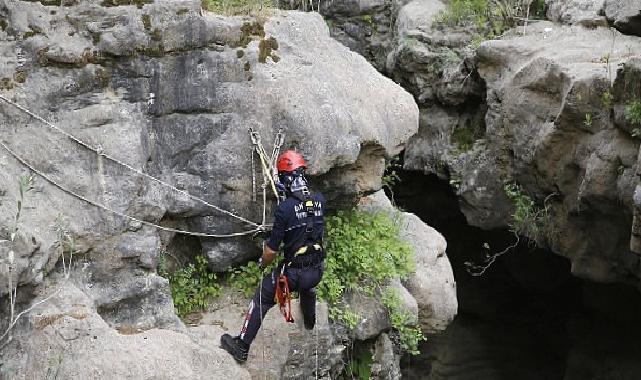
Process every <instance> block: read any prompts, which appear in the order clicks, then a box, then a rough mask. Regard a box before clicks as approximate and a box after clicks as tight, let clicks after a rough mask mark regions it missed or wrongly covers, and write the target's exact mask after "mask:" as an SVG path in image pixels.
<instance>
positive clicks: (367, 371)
mask: <svg viewBox="0 0 641 380" xmlns="http://www.w3.org/2000/svg"><path fill="white" fill-rule="evenodd" d="M373 362H374V360H373V359H372V353H371V352H370V351H369V350H367V349H361V350H360V351H358V352H357V354H356V355H355V356H354V357H352V358H351V359H350V361H349V362H348V363H347V367H346V368H345V373H346V374H347V376H348V378H350V379H358V380H368V379H369V378H370V377H371V375H372V363H373Z"/></svg>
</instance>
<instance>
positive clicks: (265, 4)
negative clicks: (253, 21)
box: [202, 0, 274, 16]
mask: <svg viewBox="0 0 641 380" xmlns="http://www.w3.org/2000/svg"><path fill="white" fill-rule="evenodd" d="M202 7H203V9H205V10H208V11H211V12H214V13H219V14H224V15H229V16H234V15H249V14H256V13H257V12H260V11H263V10H266V9H270V8H274V3H273V2H272V1H271V0H263V1H261V0H202Z"/></svg>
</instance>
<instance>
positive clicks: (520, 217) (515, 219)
mask: <svg viewBox="0 0 641 380" xmlns="http://www.w3.org/2000/svg"><path fill="white" fill-rule="evenodd" d="M503 190H504V191H505V195H507V197H508V198H509V199H510V200H511V201H512V203H513V205H514V213H513V214H512V222H511V223H510V228H511V229H512V231H513V232H515V233H518V234H520V235H524V236H529V237H531V238H533V239H536V238H538V237H539V233H540V231H541V228H542V227H543V226H544V225H545V224H546V222H547V208H543V209H541V208H538V207H537V206H536V203H534V200H532V198H530V197H529V196H528V195H526V194H524V193H523V190H522V189H521V186H519V185H517V184H515V183H510V184H507V185H505V187H504V188H503Z"/></svg>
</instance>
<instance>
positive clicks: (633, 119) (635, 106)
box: [625, 100, 641, 125]
mask: <svg viewBox="0 0 641 380" xmlns="http://www.w3.org/2000/svg"><path fill="white" fill-rule="evenodd" d="M625 111H626V117H627V119H628V121H630V123H632V124H637V125H641V101H640V100H633V101H631V102H630V103H628V106H627V107H626V109H625Z"/></svg>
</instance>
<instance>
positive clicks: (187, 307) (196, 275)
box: [169, 255, 221, 317]
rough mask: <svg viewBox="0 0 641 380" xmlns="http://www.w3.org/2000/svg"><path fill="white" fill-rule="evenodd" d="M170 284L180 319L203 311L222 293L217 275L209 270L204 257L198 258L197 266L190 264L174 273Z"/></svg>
mask: <svg viewBox="0 0 641 380" xmlns="http://www.w3.org/2000/svg"><path fill="white" fill-rule="evenodd" d="M169 283H170V285H171V296H172V297H173V299H174V307H175V308H176V313H177V314H178V315H179V316H180V317H184V316H186V315H187V314H190V313H193V312H195V311H199V310H203V309H204V308H206V307H207V305H208V304H209V299H210V298H212V297H218V296H219V295H220V292H221V288H220V284H219V283H218V281H217V277H216V274H215V273H213V272H212V271H211V270H210V269H209V267H208V265H207V259H206V258H205V257H204V256H202V255H199V256H196V263H195V264H194V263H190V264H189V265H187V266H186V267H184V268H182V269H180V270H178V271H176V272H174V274H172V275H171V277H170V278H169Z"/></svg>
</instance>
